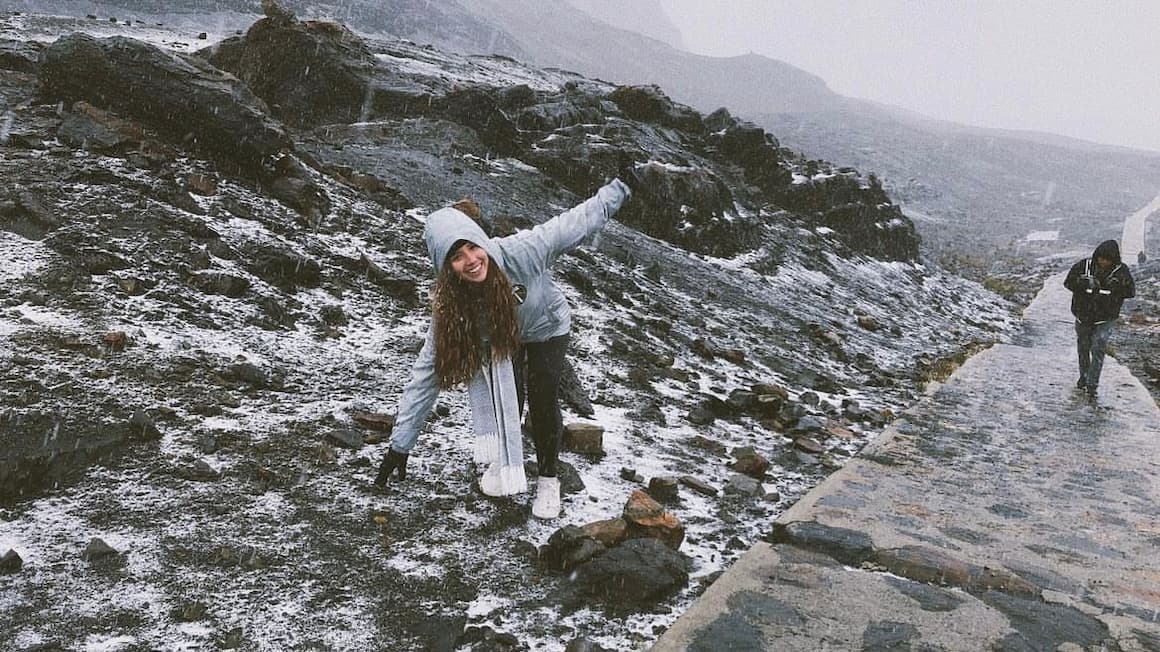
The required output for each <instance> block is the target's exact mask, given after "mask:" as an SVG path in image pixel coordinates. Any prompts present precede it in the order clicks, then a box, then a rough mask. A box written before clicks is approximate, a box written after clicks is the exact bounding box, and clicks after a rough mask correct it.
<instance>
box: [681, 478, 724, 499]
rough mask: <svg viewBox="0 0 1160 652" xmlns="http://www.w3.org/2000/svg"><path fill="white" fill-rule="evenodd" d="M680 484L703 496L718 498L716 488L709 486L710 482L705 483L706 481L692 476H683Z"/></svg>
mask: <svg viewBox="0 0 1160 652" xmlns="http://www.w3.org/2000/svg"><path fill="white" fill-rule="evenodd" d="M680 482H681V484H683V485H685V486H686V487H688V488H689V489H692V490H693V491H695V492H697V493H699V494H701V495H702V496H710V497H712V496H716V495H717V493H718V492H717V488H716V487H714V486H713V485H711V484H709V483H708V482H705V481H704V480H701V479H700V478H696V477H693V476H691V475H682V476H681V478H680Z"/></svg>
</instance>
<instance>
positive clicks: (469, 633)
mask: <svg viewBox="0 0 1160 652" xmlns="http://www.w3.org/2000/svg"><path fill="white" fill-rule="evenodd" d="M456 644H457V645H459V646H462V645H471V649H472V651H473V652H475V651H477V650H478V652H512V651H514V650H515V649H518V648H519V646H520V641H519V639H518V638H516V637H515V636H513V635H511V634H507V633H504V632H498V631H496V630H494V629H492V628H491V627H489V626H487V625H484V626H482V627H474V626H472V627H468V628H466V629H465V630H463V634H461V635H460V636H459V639H458V640H457V641H456Z"/></svg>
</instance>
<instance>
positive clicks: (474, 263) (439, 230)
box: [375, 179, 635, 519]
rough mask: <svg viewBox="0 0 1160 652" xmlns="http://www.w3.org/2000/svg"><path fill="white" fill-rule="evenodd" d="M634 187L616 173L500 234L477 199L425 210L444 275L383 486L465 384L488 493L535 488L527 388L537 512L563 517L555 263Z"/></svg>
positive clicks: (562, 303) (400, 471) (563, 339)
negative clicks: (572, 202)
mask: <svg viewBox="0 0 1160 652" xmlns="http://www.w3.org/2000/svg"><path fill="white" fill-rule="evenodd" d="M633 181H635V180H634V179H633ZM630 194H631V191H630V188H629V186H628V185H626V184H625V183H624V182H622V181H620V180H613V181H612V182H611V183H609V184H608V185H606V186H604V187H603V188H601V189H600V190H599V191H597V193H596V195H595V196H594V197H592V198H591V199H589V200H587V201H585V202H584V203H582V204H580V205H579V206H576V207H575V208H572V209H571V210H568V211H565V212H564V213H562V214H560V215H558V216H556V217H555V218H553V219H551V220H549V221H547V222H545V223H544V224H541V225H539V226H537V227H535V228H533V229H531V230H530V231H523V232H519V233H516V234H514V235H510V236H507V237H503V238H495V239H492V238H489V237H488V236H487V234H486V233H485V232H484V230H483V228H482V226H481V225H480V222H479V217H480V216H479V207H478V206H477V205H475V203H474V202H467V201H461V202H459V203H457V204H455V205H454V206H452V207H449V208H444V209H441V210H438V211H435V212H434V213H432V214H431V215H430V217H428V218H427V225H426V228H425V229H424V232H423V237H424V239H425V240H426V243H427V251H428V253H429V254H430V255H431V262H432V264H433V265H434V267H435V271H436V274H437V279H436V282H435V293H434V301H433V305H432V319H431V326H430V328H429V329H428V331H427V339H426V342H425V343H424V345H423V348H422V350H421V351H420V352H419V357H418V359H417V360H416V361H415V364H414V367H413V368H412V372H411V381H410V383H408V385H407V386H406V388H405V389H404V390H403V397H402V399H401V401H400V404H399V410H398V414H397V417H396V420H395V426H394V430H393V434H392V437H391V444H390V447H389V449H388V450H387V453H386V455H385V456H384V457H383V461H382V465H381V466H380V467H379V473H378V476H377V477H376V478H375V484H378V485H385V484H386V482H387V480H388V479H389V478H390V477H391V475H392V474H394V473H397V475H398V477H399V479H400V480H402V479H405V478H406V468H407V457H408V455H409V453H410V450H411V448H412V447H413V446H414V445H415V441H416V440H417V439H418V436H419V430H420V429H421V428H422V427H423V423H424V422H425V421H426V419H427V414H428V413H429V412H430V410H431V407H432V405H433V404H434V402H435V398H436V396H437V395H438V393H439V390H441V389H449V388H452V387H455V386H457V385H463V384H466V385H467V386H468V396H469V400H470V404H471V421H472V426H473V429H474V433H475V461H476V463H478V464H482V465H486V471H485V472H484V474H483V476H482V477H481V478H480V480H479V488H480V490H481V491H482V492H483V493H484V494H486V495H489V496H507V495H512V494H518V493H522V492H524V491H526V490H527V485H528V483H527V478H526V476H525V475H524V461H523V443H522V439H523V433H522V427H521V424H520V415H521V413H522V412H523V404H524V396H525V394H526V395H527V399H528V415H529V421H530V426H531V430H532V439H533V441H534V442H535V445H536V463H537V472H538V474H539V479H538V481H537V482H536V498H535V502H534V503H533V504H532V514H533V515H535V516H537V517H539V518H544V519H553V518H556V517H557V516H559V515H560V482H559V479H558V478H557V475H556V474H557V468H556V467H557V462H558V458H559V451H560V433H561V428H562V418H561V415H560V407H559V404H558V394H559V386H560V378H561V373H562V371H563V368H564V353H565V352H566V351H567V349H568V340H569V331H570V330H571V314H570V310H569V308H568V302H567V301H566V300H565V298H564V294H563V292H562V291H561V290H560V288H559V287H557V286H556V284H555V282H554V281H553V280H552V277H551V273H550V268H551V266H552V263H553V262H555V260H556V259H557V258H558V257H559V256H560V254H562V253H564V252H565V251H568V250H569V249H572V248H574V247H576V246H578V245H579V244H580V243H581V242H583V241H584V240H585V239H586V238H588V236H590V235H592V234H593V233H595V232H597V231H599V230H600V229H602V228H604V225H605V224H606V223H607V222H608V219H609V218H610V217H612V215H613V214H614V213H616V211H617V210H619V209H620V206H621V204H623V203H624V201H625V200H626V199H628V197H629V195H630ZM525 390H526V391H525Z"/></svg>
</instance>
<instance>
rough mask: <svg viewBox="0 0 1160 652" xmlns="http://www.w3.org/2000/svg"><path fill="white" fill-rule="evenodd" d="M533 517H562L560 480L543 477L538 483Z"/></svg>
mask: <svg viewBox="0 0 1160 652" xmlns="http://www.w3.org/2000/svg"><path fill="white" fill-rule="evenodd" d="M532 515H533V516H535V517H536V518H542V519H553V518H559V516H560V478H544V477H541V478H540V479H539V480H537V481H536V499H535V500H534V501H532Z"/></svg>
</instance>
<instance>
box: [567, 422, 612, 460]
mask: <svg viewBox="0 0 1160 652" xmlns="http://www.w3.org/2000/svg"><path fill="white" fill-rule="evenodd" d="M563 440H564V441H563V443H564V448H565V449H567V450H570V451H572V452H574V453H580V454H581V455H603V454H604V427H603V426H599V425H596V424H592V423H569V424H568V425H566V426H564V435H563Z"/></svg>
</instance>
